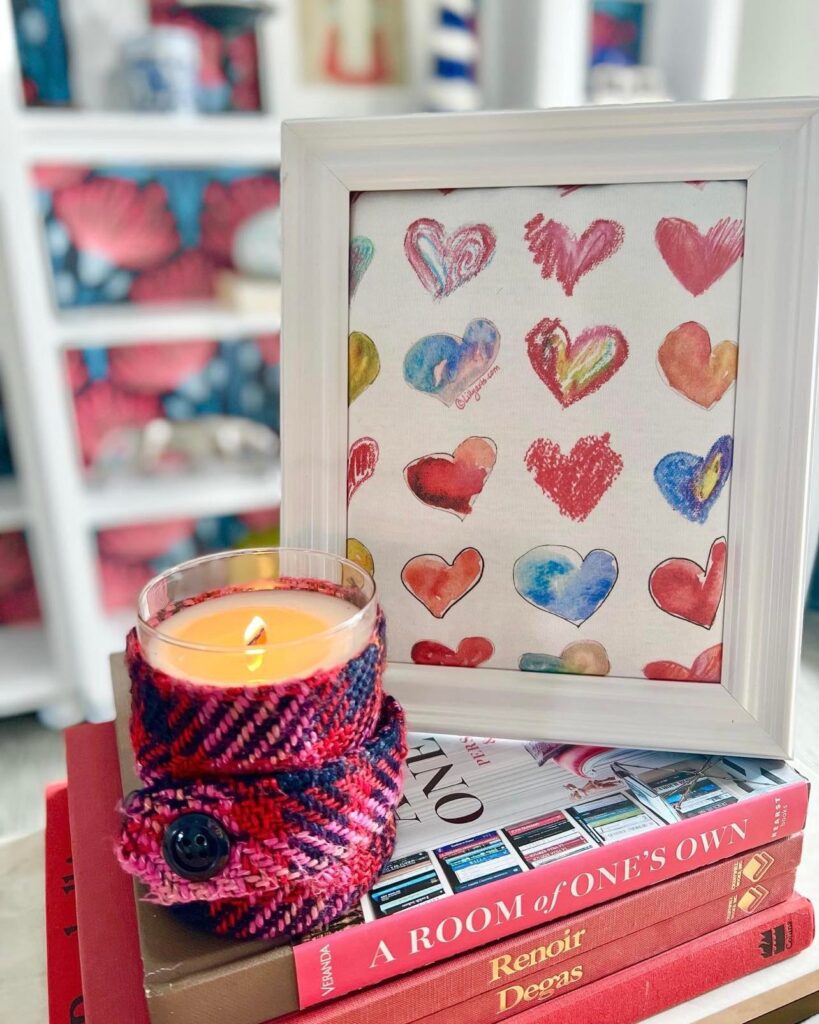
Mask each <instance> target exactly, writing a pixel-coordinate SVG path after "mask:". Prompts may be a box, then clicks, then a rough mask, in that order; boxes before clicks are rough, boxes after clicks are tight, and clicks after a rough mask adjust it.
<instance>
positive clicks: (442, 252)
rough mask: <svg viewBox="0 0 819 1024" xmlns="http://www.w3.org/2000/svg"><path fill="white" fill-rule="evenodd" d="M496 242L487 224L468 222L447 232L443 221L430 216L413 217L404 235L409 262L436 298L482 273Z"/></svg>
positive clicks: (493, 251) (448, 293) (447, 293)
mask: <svg viewBox="0 0 819 1024" xmlns="http://www.w3.org/2000/svg"><path fill="white" fill-rule="evenodd" d="M495 244H496V241H495V232H494V231H493V230H492V228H490V227H489V225H488V224H465V225H464V226H463V227H460V228H458V230H457V231H453V232H452V234H451V235H448V234H447V232H446V228H445V227H444V226H443V224H441V223H440V221H437V220H432V218H430V217H421V218H420V220H415V221H413V222H412V224H410V226H409V227H408V228H407V233H406V235H405V236H404V252H405V254H406V257H407V259H408V260H409V265H410V266H411V267H412V269H413V270H414V271H415V273H416V274H417V275H418V279H419V280H420V282H421V284H422V285H423V286H424V287H425V288H426V290H427V291H428V292H431V293H432V294H433V295H434V296H435V298H436V299H440V298H442V297H443V296H445V295H451V294H452V292H454V291H455V289H456V288H460V286H461V285H462V284H465V283H466V282H467V281H471V280H472V278H473V277H475V276H476V275H477V274H480V272H481V271H482V270H483V268H484V267H485V266H486V265H487V264H488V263H489V261H490V260H491V259H492V256H493V255H494V253H495Z"/></svg>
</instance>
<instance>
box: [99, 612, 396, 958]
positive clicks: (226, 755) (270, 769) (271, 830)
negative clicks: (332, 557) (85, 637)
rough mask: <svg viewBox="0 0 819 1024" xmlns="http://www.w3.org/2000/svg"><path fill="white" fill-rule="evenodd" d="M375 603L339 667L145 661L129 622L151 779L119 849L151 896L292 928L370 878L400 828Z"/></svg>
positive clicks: (250, 929)
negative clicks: (249, 674) (306, 669)
mask: <svg viewBox="0 0 819 1024" xmlns="http://www.w3.org/2000/svg"><path fill="white" fill-rule="evenodd" d="M384 633H385V631H384V619H383V615H381V614H380V613H379V616H378V622H377V624H376V627H375V629H374V631H373V635H372V637H371V640H370V643H369V644H368V645H367V647H366V648H365V649H364V650H363V651H362V652H361V653H360V654H359V655H358V656H357V657H355V658H353V659H351V660H350V661H348V662H347V663H346V664H344V665H342V666H339V667H338V668H335V669H332V670H328V671H320V672H317V673H316V674H315V675H314V676H312V677H311V678H309V679H296V680H290V681H287V682H284V683H270V684H263V685H257V686H241V687H238V686H237V687H223V686H213V685H197V684H193V683H190V682H187V681H185V680H181V679H174V678H172V677H170V676H168V675H166V674H165V673H163V672H161V671H159V670H157V669H154V668H152V667H151V666H150V665H149V664H148V662H147V661H146V660H145V658H144V657H143V653H142V650H141V648H140V645H139V641H138V639H137V636H136V632H135V631H132V632H131V634H130V636H129V637H128V648H127V661H128V670H129V673H130V676H131V697H132V717H131V740H132V744H133V748H134V753H135V755H136V761H137V770H138V772H139V774H140V777H141V778H142V780H143V781H144V782H146V783H147V785H146V787H145V788H144V789H141V790H137V791H136V792H134V793H131V794H130V795H129V796H128V797H127V798H126V800H125V801H124V805H123V821H122V830H121V834H120V845H119V850H118V855H119V860H120V863H121V864H122V866H123V867H124V868H125V870H126V871H128V872H130V873H131V874H133V875H136V876H137V877H138V878H139V879H140V881H142V882H143V883H144V884H145V885H146V886H147V888H148V894H147V896H146V898H147V899H148V900H151V901H153V902H156V903H161V904H163V905H166V906H171V907H173V908H174V909H175V910H176V912H177V913H178V914H180V915H182V916H183V917H184V918H185V919H186V920H189V921H191V922H193V923H195V924H196V925H197V926H199V927H202V928H205V929H207V930H208V931H212V932H215V933H216V934H219V935H225V936H231V937H233V938H239V939H244V938H281V939H285V938H291V937H294V936H296V935H300V934H302V933H303V932H306V931H310V930H312V929H314V928H318V927H321V926H324V925H327V924H329V923H330V922H332V921H333V920H335V919H336V918H337V917H339V916H340V915H342V914H344V913H345V912H346V911H347V910H348V909H349V908H350V907H352V906H353V905H354V904H355V903H356V902H357V901H358V900H359V899H360V898H361V896H362V895H363V894H364V893H365V892H366V891H367V890H368V889H369V888H370V886H371V885H372V883H373V881H374V880H375V878H376V877H377V876H378V873H379V872H380V870H381V868H382V867H383V865H384V864H385V863H386V861H387V860H388V859H389V857H390V855H391V853H392V849H393V845H394V842H395V814H394V811H395V807H396V805H397V803H398V800H399V799H400V794H401V768H402V761H403V759H404V757H405V755H406V736H405V729H404V716H403V712H402V710H401V707H400V705H399V704H398V703H397V702H396V701H394V700H393V699H392V698H391V697H385V696H384V695H383V691H382V688H381V676H382V671H383V666H384Z"/></svg>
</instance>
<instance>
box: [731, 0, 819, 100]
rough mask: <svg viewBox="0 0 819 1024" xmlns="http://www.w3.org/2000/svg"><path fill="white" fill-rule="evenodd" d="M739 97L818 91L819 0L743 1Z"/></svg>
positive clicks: (812, 93) (794, 94) (802, 93)
mask: <svg viewBox="0 0 819 1024" xmlns="http://www.w3.org/2000/svg"><path fill="white" fill-rule="evenodd" d="M743 6H744V12H743V21H742V32H741V38H740V53H739V66H738V68H737V93H736V94H737V96H745V97H755V96H815V95H817V94H819V2H817V0H744V5H743Z"/></svg>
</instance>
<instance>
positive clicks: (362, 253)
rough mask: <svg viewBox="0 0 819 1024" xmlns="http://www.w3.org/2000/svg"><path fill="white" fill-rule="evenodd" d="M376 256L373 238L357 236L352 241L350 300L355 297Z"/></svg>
mask: <svg viewBox="0 0 819 1024" xmlns="http://www.w3.org/2000/svg"><path fill="white" fill-rule="evenodd" d="M374 255H375V246H374V245H373V242H372V239H371V238H367V236H366V235H355V237H353V238H351V239H350V298H352V297H353V295H355V293H356V290H357V289H358V286H359V285H360V284H361V278H362V277H363V276H364V274H365V273H366V272H367V267H369V265H370V264H371V263H372V261H373V256H374Z"/></svg>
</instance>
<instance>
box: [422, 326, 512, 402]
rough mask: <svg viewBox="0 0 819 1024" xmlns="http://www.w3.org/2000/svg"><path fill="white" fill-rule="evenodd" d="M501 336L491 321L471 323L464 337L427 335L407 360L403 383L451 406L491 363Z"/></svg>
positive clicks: (498, 346) (496, 352) (495, 355)
mask: <svg viewBox="0 0 819 1024" xmlns="http://www.w3.org/2000/svg"><path fill="white" fill-rule="evenodd" d="M499 348H500V334H499V333H498V329H497V327H496V326H495V325H494V324H493V323H492V321H491V320H470V321H469V323H468V324H467V325H466V330H465V331H464V336H463V338H458V337H456V336H455V335H454V334H428V335H427V336H426V337H425V338H421V339H420V340H419V341H416V342H415V344H414V345H413V346H412V348H411V349H410V350H409V352H407V354H406V356H405V357H404V380H405V381H406V382H407V384H409V386H410V387H411V388H415V390H416V391H420V392H421V393H422V394H425V395H431V396H432V397H433V398H437V399H438V401H439V402H443V403H444V405H446V406H450V405H452V403H453V402H454V401H455V399H456V398H457V397H458V396H459V395H460V394H461V393H462V392H464V391H465V390H466V389H467V388H468V387H469V385H470V384H474V383H475V381H476V380H478V378H479V377H481V376H482V375H483V374H484V373H486V371H487V370H488V369H489V367H490V366H491V365H492V363H494V362H495V358H496V357H497V354H498V349H499Z"/></svg>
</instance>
